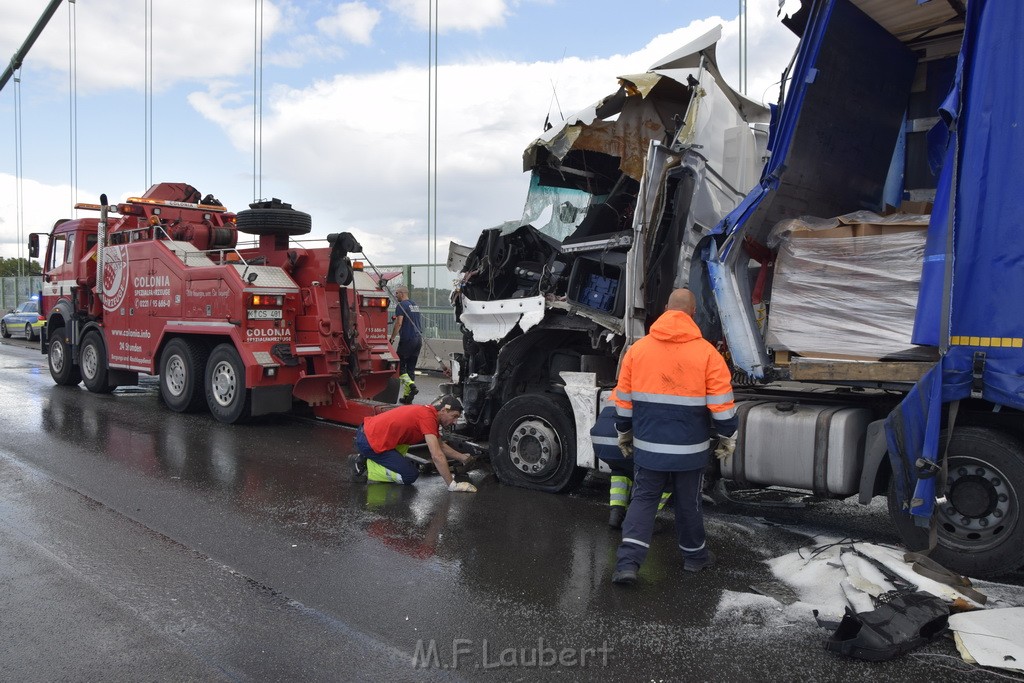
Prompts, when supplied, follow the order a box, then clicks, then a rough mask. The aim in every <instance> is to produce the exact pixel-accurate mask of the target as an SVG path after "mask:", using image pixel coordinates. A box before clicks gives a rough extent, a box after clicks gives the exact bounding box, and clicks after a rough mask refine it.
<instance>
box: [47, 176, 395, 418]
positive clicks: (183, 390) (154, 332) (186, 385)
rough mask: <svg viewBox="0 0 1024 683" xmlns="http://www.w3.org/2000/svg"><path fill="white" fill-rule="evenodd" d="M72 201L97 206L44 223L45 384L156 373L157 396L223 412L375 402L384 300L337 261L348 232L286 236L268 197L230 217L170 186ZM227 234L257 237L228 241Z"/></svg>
mask: <svg viewBox="0 0 1024 683" xmlns="http://www.w3.org/2000/svg"><path fill="white" fill-rule="evenodd" d="M76 208H84V209H95V210H97V211H99V218H79V219H73V220H61V221H58V222H57V223H56V224H55V225H54V227H53V230H52V232H51V233H50V235H49V243H48V245H47V249H46V255H45V260H44V262H43V263H44V267H43V272H44V275H43V289H42V291H41V292H40V301H41V310H42V311H43V312H44V314H45V315H46V325H45V327H44V328H43V332H42V352H43V353H44V354H45V355H47V357H48V360H49V367H50V374H51V375H52V377H53V380H54V381H55V382H56V383H57V384H59V385H76V384H78V383H79V382H82V383H84V384H85V386H86V388H87V389H88V390H89V391H92V392H94V393H109V392H111V391H113V390H114V389H115V388H116V387H118V386H124V385H134V384H137V383H138V376H139V373H144V374H148V375H159V376H160V396H161V398H162V400H163V402H164V403H165V404H166V405H167V407H168V408H170V409H171V410H174V411H177V412H189V411H197V410H200V409H203V408H206V409H208V410H209V411H210V413H211V414H212V415H213V416H214V417H215V418H216V419H217V420H219V421H221V422H225V423H235V422H240V421H244V420H246V419H248V418H251V417H255V416H259V415H267V414H271V413H286V412H289V411H291V410H292V408H293V403H294V402H295V401H296V400H298V401H301V402H304V403H306V404H308V405H309V406H311V407H312V411H313V414H314V415H316V416H317V417H321V418H324V419H327V420H332V421H336V422H342V423H346V424H359V423H360V422H361V421H362V419H363V418H364V417H366V416H368V415H372V414H375V413H377V412H380V411H382V410H383V409H386V408H387V407H390V404H388V403H383V402H379V401H376V400H374V398H373V397H375V396H377V395H379V394H381V392H383V391H385V390H386V389H387V388H388V381H389V380H390V379H391V378H393V377H395V375H396V374H397V362H398V358H397V355H396V354H395V353H394V349H393V348H392V347H391V345H390V343H389V342H388V336H387V320H388V318H387V316H388V298H387V295H386V294H385V293H384V292H383V291H382V290H381V289H380V288H379V287H378V286H377V285H376V283H375V282H374V281H373V279H372V278H371V277H370V276H369V275H368V274H366V273H363V272H362V270H361V268H360V264H359V263H358V262H353V261H352V260H351V259H350V258H349V254H350V253H354V252H361V251H362V247H361V246H359V244H358V243H357V242H356V240H355V238H354V237H353V236H352V235H351V234H350V233H340V234H332V235H328V237H327V241H328V243H329V245H330V246H329V247H327V248H316V249H310V248H305V247H302V246H298V245H293V244H291V242H290V239H289V238H290V237H292V236H297V235H303V234H306V233H308V232H309V231H310V229H311V219H310V216H309V214H306V213H303V212H301V211H296V210H294V209H293V208H292V207H291V206H290V205H289V204H285V203H282V202H280V201H279V200H276V199H275V200H272V201H268V202H260V203H255V204H251V205H250V209H249V210H246V211H241V212H239V213H238V214H234V213H230V212H228V211H227V210H226V209H225V208H224V206H222V205H221V204H220V202H219V201H217V200H216V199H215V198H213V196H212V195H207V196H206V197H205V198H202V199H201V198H200V193H199V192H198V191H197V190H196V189H195V188H193V187H191V186H190V185H186V184H183V183H159V184H156V185H154V186H153V187H151V188H150V189H149V191H147V192H146V193H145V194H144V195H143V196H142V197H132V198H129V199H127V200H125V201H124V202H122V203H119V204H116V205H113V206H108V205H107V200H106V196H105V195H104V196H102V197H101V198H100V204H98V205H81V204H80V205H79V206H78V207H76ZM240 232H242V233H248V234H252V235H257V236H258V237H259V241H258V246H252V247H248V248H240V247H239V246H238V238H239V233H240ZM39 238H40V234H38V233H34V234H32V235H30V236H29V253H30V255H31V256H32V257H33V258H37V257H38V256H39V251H40V249H39V247H40V240H39Z"/></svg>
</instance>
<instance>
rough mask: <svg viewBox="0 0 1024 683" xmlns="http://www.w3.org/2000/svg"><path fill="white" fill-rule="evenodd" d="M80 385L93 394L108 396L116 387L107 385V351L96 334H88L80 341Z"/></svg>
mask: <svg viewBox="0 0 1024 683" xmlns="http://www.w3.org/2000/svg"><path fill="white" fill-rule="evenodd" d="M78 367H79V371H80V372H81V373H82V383H83V384H84V385H85V388H86V389H88V390H89V391H91V392H92V393H94V394H109V393H110V392H111V391H113V390H114V389H115V388H116V387H114V386H112V385H110V384H108V383H107V350H106V348H105V347H104V344H103V339H102V338H101V337H100V335H99V333H98V332H89V333H88V334H86V335H85V339H84V340H82V357H81V358H80V359H79V364H78Z"/></svg>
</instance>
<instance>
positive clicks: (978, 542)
mask: <svg viewBox="0 0 1024 683" xmlns="http://www.w3.org/2000/svg"><path fill="white" fill-rule="evenodd" d="M936 509H937V518H938V519H937V522H938V527H939V530H940V531H943V532H945V533H944V535H945V537H946V539H947V541H948V542H949V544H950V545H952V546H953V547H956V548H962V549H967V548H969V549H971V550H972V551H975V552H977V551H979V550H983V549H986V548H990V547H994V546H997V545H999V544H1000V543H1002V542H1003V540H1004V539H1005V538H1006V533H1007V532H1008V530H1009V529H1012V528H1013V527H1014V525H1015V524H1016V523H1017V515H1018V514H1019V505H1018V500H1017V495H1016V492H1015V491H1014V489H1013V488H1012V487H1011V486H1010V485H1009V483H1008V482H1007V479H1006V477H1005V476H1004V475H1003V473H1002V472H1000V471H999V470H998V469H997V468H995V467H993V466H992V465H990V464H989V463H986V462H983V461H981V460H975V459H974V458H955V459H952V460H951V462H950V465H949V475H948V479H947V486H946V500H945V502H942V503H937V504H936Z"/></svg>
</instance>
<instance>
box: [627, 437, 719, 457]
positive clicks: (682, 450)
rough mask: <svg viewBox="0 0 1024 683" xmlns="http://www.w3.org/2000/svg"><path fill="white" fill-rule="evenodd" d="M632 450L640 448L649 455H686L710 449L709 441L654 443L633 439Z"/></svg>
mask: <svg viewBox="0 0 1024 683" xmlns="http://www.w3.org/2000/svg"><path fill="white" fill-rule="evenodd" d="M633 447H634V448H642V449H644V450H645V451H648V452H650V453H673V454H678V455H686V454H688V453H701V452H703V451H706V450H708V449H709V448H711V440H710V439H709V440H707V441H702V442H701V443H688V444H678V443H655V442H653V441H644V440H643V439H637V438H634V439H633Z"/></svg>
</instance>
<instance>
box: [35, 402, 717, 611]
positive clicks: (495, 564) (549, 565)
mask: <svg viewBox="0 0 1024 683" xmlns="http://www.w3.org/2000/svg"><path fill="white" fill-rule="evenodd" d="M152 400H153V399H152V397H151V396H130V395H121V394H116V395H114V396H93V395H91V394H88V393H86V392H85V391H84V390H80V389H75V388H71V389H68V388H64V387H54V388H53V389H52V390H51V391H50V392H49V395H48V397H47V400H44V401H43V406H42V426H43V429H44V431H45V432H46V433H47V434H48V435H49V438H50V440H51V441H52V442H54V443H62V444H64V446H65V451H66V453H67V457H83V454H84V455H87V456H91V457H100V458H103V459H106V460H107V461H109V462H114V463H117V464H119V465H121V466H122V467H124V468H127V469H130V470H132V471H134V472H137V473H141V474H144V475H146V476H149V477H154V478H159V479H164V480H166V481H168V482H173V483H174V485H176V486H187V487H190V488H193V489H195V491H196V495H198V494H213V495H215V496H216V497H219V498H221V499H222V500H224V501H227V502H228V503H230V504H232V505H234V506H235V507H236V508H237V509H239V510H241V511H243V512H245V513H246V514H248V515H250V516H251V517H252V518H254V519H257V520H258V521H259V523H260V524H273V525H275V526H276V527H277V528H279V529H283V530H285V531H287V532H288V533H291V534H294V537H295V538H296V539H297V540H300V541H305V542H308V543H310V544H314V545H319V546H323V547H331V548H342V549H344V550H345V551H353V552H366V550H367V549H369V551H370V552H372V553H373V554H374V555H379V554H382V553H383V554H384V555H387V554H388V553H394V556H393V560H390V561H389V564H392V563H395V566H396V567H399V566H406V567H408V566H409V565H407V564H405V563H406V562H413V563H415V564H418V565H422V567H423V568H424V569H427V570H429V571H431V572H434V571H446V572H450V577H451V582H452V583H453V584H456V583H457V584H459V585H461V586H462V587H463V588H464V589H466V590H468V591H472V593H473V594H475V595H477V596H478V598H477V599H478V600H480V601H483V602H484V603H489V604H490V605H491V606H492V607H493V608H494V609H495V610H497V611H499V612H500V611H501V610H503V609H506V608H507V606H508V605H518V606H519V607H517V609H522V608H523V606H525V605H531V606H532V607H530V609H531V610H538V613H539V614H548V615H551V617H552V618H553V617H554V615H559V619H562V618H569V617H571V616H572V615H582V614H584V613H587V612H589V611H591V610H597V611H606V610H607V609H608V607H609V604H610V605H612V606H620V607H621V608H622V609H627V610H631V609H632V608H631V603H630V601H631V600H634V599H635V594H633V597H630V594H629V592H624V591H622V590H620V589H618V588H614V587H612V586H611V585H610V583H609V581H608V579H609V577H610V575H611V571H612V567H613V566H614V562H615V548H616V546H617V544H618V540H619V535H618V533H617V532H614V531H612V530H610V529H608V527H607V526H606V525H605V523H604V518H605V514H606V509H605V507H604V505H603V497H604V495H605V494H604V491H605V489H603V488H602V487H600V486H598V487H596V489H595V490H592V491H591V492H590V493H589V494H584V495H583V496H555V495H550V494H542V493H535V492H531V491H526V490H523V489H516V488H510V487H505V486H501V485H500V484H498V483H497V481H496V480H495V479H494V476H493V474H490V473H487V472H475V473H473V474H472V475H471V476H472V478H473V480H474V482H475V483H477V485H478V486H479V487H480V492H479V493H477V494H453V493H449V492H448V491H447V490H446V489H445V487H444V486H443V485H442V482H441V480H440V478H439V477H437V476H425V477H422V478H421V479H420V480H419V481H418V482H417V483H416V485H415V486H393V485H386V484H356V483H353V482H351V481H350V474H349V472H348V464H347V455H348V454H349V453H350V452H352V451H353V450H354V449H353V447H352V437H353V434H352V432H351V431H350V430H347V429H342V428H339V427H336V426H334V425H328V424H323V423H316V422H309V421H300V420H295V419H284V418H275V419H274V420H264V421H262V423H258V424H253V425H234V426H231V425H222V424H220V423H217V422H215V421H213V420H211V419H210V418H209V416H207V415H182V414H177V413H172V412H169V411H166V410H163V409H160V410H155V408H156V407H155V406H154V405H153V404H152ZM588 495H589V498H588ZM671 536H672V533H671V532H669V533H668V534H665V535H663V536H661V537H656V539H655V544H654V550H653V551H652V553H651V555H650V557H649V560H648V562H647V563H646V564H645V565H644V570H643V574H644V577H645V583H646V584H647V586H648V588H647V591H646V593H647V595H646V598H645V600H644V601H643V602H644V603H645V605H646V608H645V609H649V610H653V612H652V614H651V615H650V618H653V619H657V618H658V615H659V613H663V614H662V616H663V617H664V619H665V620H666V623H672V622H678V620H679V618H680V614H679V611H678V610H679V603H678V597H679V596H678V590H679V584H680V583H682V582H683V580H684V577H683V576H682V572H681V571H680V568H679V566H678V564H679V561H678V556H677V554H676V553H675V550H674V545H675V544H674V542H673V539H672V538H671ZM399 558H403V559H399ZM705 591H706V594H705V595H703V596H702V599H701V600H700V601H696V602H695V603H694V604H692V605H688V606H687V609H688V616H687V620H689V619H690V618H696V619H700V620H703V619H709V618H710V617H711V616H712V614H713V611H714V607H715V605H716V602H717V600H716V596H717V595H718V594H719V593H720V590H713V589H709V588H707V587H706V588H705ZM658 596H661V597H660V598H659V597H658ZM651 598H654V599H653V601H652V600H651Z"/></svg>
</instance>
